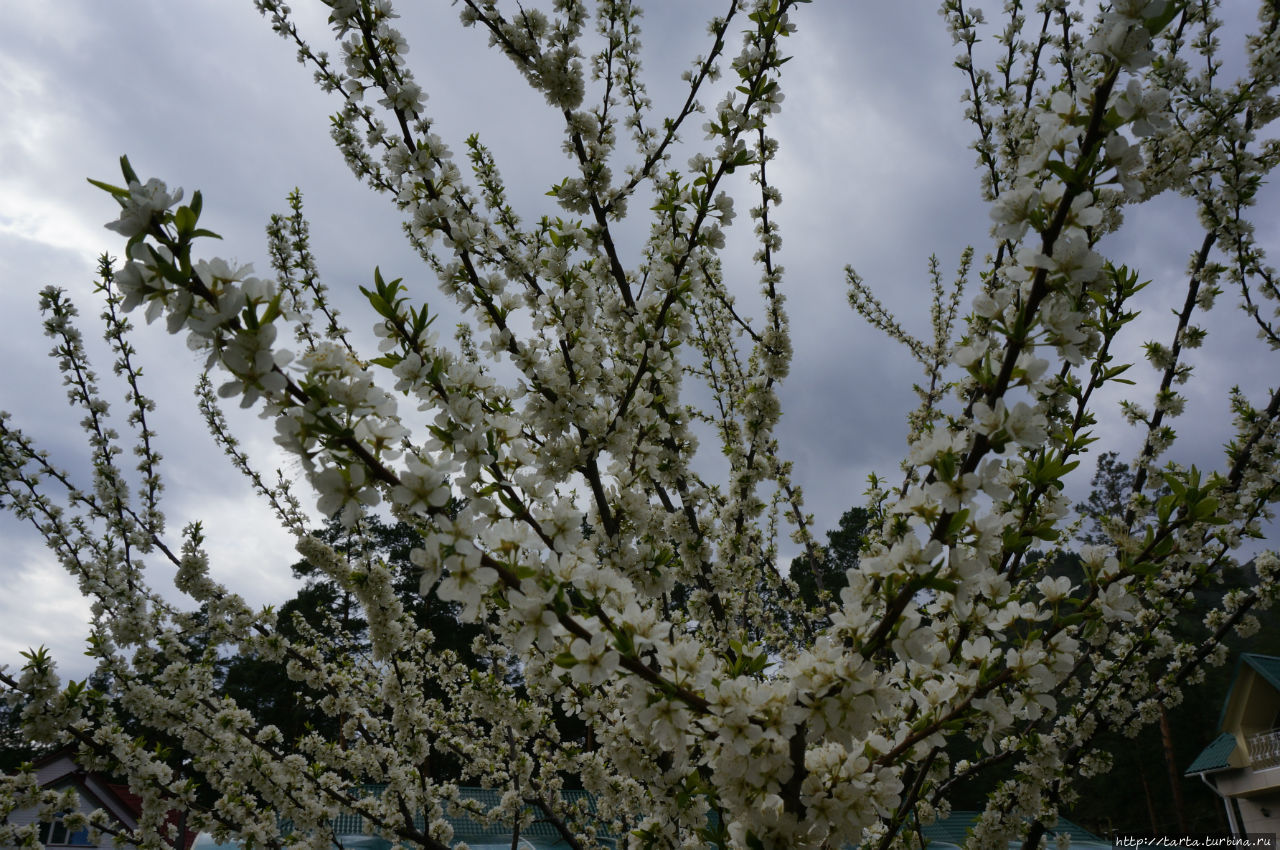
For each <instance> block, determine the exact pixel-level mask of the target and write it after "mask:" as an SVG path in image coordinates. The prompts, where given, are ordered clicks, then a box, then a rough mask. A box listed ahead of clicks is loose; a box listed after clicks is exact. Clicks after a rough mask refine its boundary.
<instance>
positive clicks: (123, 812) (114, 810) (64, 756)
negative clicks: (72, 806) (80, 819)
mask: <svg viewBox="0 0 1280 850" xmlns="http://www.w3.org/2000/svg"><path fill="white" fill-rule="evenodd" d="M34 767H35V769H36V777H37V779H38V781H39V782H40V784H41V786H42V787H45V788H65V787H68V786H73V787H75V789H76V791H77V792H78V793H79V794H80V796H81V798H83V799H84V800H86V801H87V802H88V803H89V804H90V805H91V806H93V807H95V808H100V809H103V810H105V811H106V812H108V813H109V814H110V815H111V817H113V818H115V819H116V820H117V821H119V822H120V823H121V824H123V825H124V826H125V827H126V828H128V829H133V828H134V827H135V826H136V825H137V823H138V819H139V818H140V817H141V815H142V798H141V797H139V796H138V795H137V794H134V793H133V792H131V791H130V790H129V787H128V786H127V785H121V784H118V783H115V782H112V781H111V780H110V778H108V777H107V776H104V775H103V774H101V773H98V772H96V771H91V770H85V769H83V768H81V767H80V765H79V764H78V763H77V762H76V760H75V752H74V750H73V749H72V748H70V747H64V748H63V749H61V750H58V751H56V752H53V753H51V754H49V755H48V756H46V757H44V758H42V759H40V760H39V761H37V762H36V763H35V765H34ZM165 820H166V822H167V823H169V824H172V825H173V826H178V825H179V824H180V823H181V816H180V815H179V814H178V813H177V812H176V811H171V812H169V813H168V814H167V815H166V817H165ZM195 838H196V836H195V833H193V832H188V833H187V834H186V837H185V842H184V844H183V848H182V850H191V845H192V843H193V842H194V841H195Z"/></svg>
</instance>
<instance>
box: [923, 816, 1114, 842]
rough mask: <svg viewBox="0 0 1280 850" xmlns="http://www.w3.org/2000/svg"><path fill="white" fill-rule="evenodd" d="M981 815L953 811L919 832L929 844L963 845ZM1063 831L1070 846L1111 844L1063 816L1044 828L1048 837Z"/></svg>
mask: <svg viewBox="0 0 1280 850" xmlns="http://www.w3.org/2000/svg"><path fill="white" fill-rule="evenodd" d="M981 816H982V812H972V811H953V812H952V813H951V816H950V817H949V818H946V819H945V820H937V821H934V822H933V823H931V824H929V825H927V826H925V827H922V828H921V832H923V833H924V837H925V838H926V839H927V840H928V842H929V843H930V844H951V845H954V846H956V847H963V846H964V844H965V841H967V840H968V836H969V830H971V829H973V826H974V824H976V823H977V822H978V818H979V817H981ZM1064 833H1065V834H1066V835H1069V836H1070V837H1071V846H1072V847H1080V846H1086V845H1090V844H1095V845H1098V846H1105V847H1110V846H1111V842H1110V841H1109V840H1107V839H1105V838H1099V837H1098V836H1096V835H1094V834H1093V833H1092V832H1090V831H1089V830H1087V829H1085V828H1084V827H1083V826H1080V824H1078V823H1074V822H1072V821H1069V820H1067V819H1066V818H1064V817H1059V818H1058V823H1057V825H1055V826H1053V827H1050V828H1049V829H1047V830H1045V835H1046V837H1047V838H1050V839H1052V837H1053V836H1055V835H1061V834H1064Z"/></svg>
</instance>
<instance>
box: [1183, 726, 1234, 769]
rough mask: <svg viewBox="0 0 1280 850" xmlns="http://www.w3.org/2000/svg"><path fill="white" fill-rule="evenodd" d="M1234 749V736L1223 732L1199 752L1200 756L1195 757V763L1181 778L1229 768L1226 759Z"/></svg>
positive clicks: (1192, 763)
mask: <svg viewBox="0 0 1280 850" xmlns="http://www.w3.org/2000/svg"><path fill="white" fill-rule="evenodd" d="M1235 748H1236V736H1235V735H1232V734H1231V733H1230V732H1223V733H1222V734H1221V735H1219V736H1218V737H1217V738H1214V739H1213V741H1212V742H1211V743H1210V744H1209V746H1207V747H1205V748H1204V749H1203V750H1201V751H1200V755H1198V756H1196V757H1195V761H1193V762H1191V765H1190V766H1189V767H1188V768H1187V769H1186V771H1185V772H1184V773H1183V774H1182V775H1183V776H1191V775H1192V774H1195V773H1207V772H1209V771H1211V770H1226V769H1227V768H1229V767H1231V765H1230V764H1229V763H1228V762H1227V759H1228V758H1229V757H1230V756H1231V753H1232V751H1233V750H1235Z"/></svg>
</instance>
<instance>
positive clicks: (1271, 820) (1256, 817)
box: [1236, 791, 1280, 835]
mask: <svg viewBox="0 0 1280 850" xmlns="http://www.w3.org/2000/svg"><path fill="white" fill-rule="evenodd" d="M1236 802H1237V803H1238V804H1239V806H1240V816H1241V818H1242V819H1243V820H1244V823H1243V824H1242V826H1243V827H1244V831H1245V833H1246V834H1248V835H1259V834H1262V833H1268V832H1269V833H1271V834H1273V835H1274V834H1277V833H1280V791H1273V792H1271V793H1269V794H1259V795H1256V796H1253V797H1237V798H1236Z"/></svg>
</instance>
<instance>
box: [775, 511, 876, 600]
mask: <svg viewBox="0 0 1280 850" xmlns="http://www.w3.org/2000/svg"><path fill="white" fill-rule="evenodd" d="M870 519H871V514H870V513H869V512H868V511H867V509H866V508H850V509H849V510H847V511H845V512H844V514H843V515H842V516H841V517H840V523H839V525H838V526H837V527H836V528H833V529H832V530H831V531H828V532H827V547H826V550H827V551H826V558H825V559H824V560H823V561H821V562H815V561H814V560H813V559H812V558H810V557H809V556H808V555H801V556H799V557H798V558H796V559H795V560H793V561H792V562H791V580H792V581H794V582H795V583H796V587H797V588H798V589H799V591H800V598H801V600H803V602H804V603H805V604H806V605H807V606H809V607H810V608H817V607H819V606H820V604H821V602H820V596H821V594H820V592H819V591H820V590H821V591H822V592H823V593H827V594H830V596H831V598H833V599H839V597H840V591H841V590H843V589H844V588H845V586H846V585H847V584H848V583H849V579H848V577H847V576H846V573H847V572H848V570H850V569H852V568H853V567H856V566H857V565H858V552H859V551H860V550H861V549H862V545H863V543H864V542H865V541H866V535H867V523H868V522H869V521H870Z"/></svg>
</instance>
